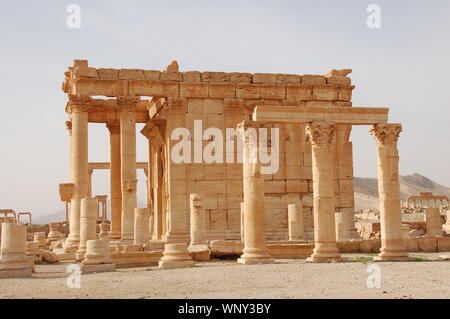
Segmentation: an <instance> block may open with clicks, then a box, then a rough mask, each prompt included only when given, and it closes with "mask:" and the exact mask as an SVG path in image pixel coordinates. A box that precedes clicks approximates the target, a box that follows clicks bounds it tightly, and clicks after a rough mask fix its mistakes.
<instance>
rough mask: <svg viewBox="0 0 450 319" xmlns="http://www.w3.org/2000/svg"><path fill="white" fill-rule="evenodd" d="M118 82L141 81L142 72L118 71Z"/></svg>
mask: <svg viewBox="0 0 450 319" xmlns="http://www.w3.org/2000/svg"><path fill="white" fill-rule="evenodd" d="M119 79H120V80H143V79H145V77H144V71H143V70H138V69H120V71H119Z"/></svg>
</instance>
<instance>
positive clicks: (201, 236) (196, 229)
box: [190, 194, 206, 246]
mask: <svg viewBox="0 0 450 319" xmlns="http://www.w3.org/2000/svg"><path fill="white" fill-rule="evenodd" d="M202 200H203V196H202V195H201V194H191V195H190V214H191V223H190V224H191V225H190V226H191V244H190V245H191V246H194V245H206V220H205V210H204V209H203V201H202Z"/></svg>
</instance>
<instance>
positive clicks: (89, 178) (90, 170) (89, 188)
mask: <svg viewBox="0 0 450 319" xmlns="http://www.w3.org/2000/svg"><path fill="white" fill-rule="evenodd" d="M88 165H89V164H88ZM92 173H94V170H93V169H91V168H90V169H88V180H89V186H88V197H92Z"/></svg>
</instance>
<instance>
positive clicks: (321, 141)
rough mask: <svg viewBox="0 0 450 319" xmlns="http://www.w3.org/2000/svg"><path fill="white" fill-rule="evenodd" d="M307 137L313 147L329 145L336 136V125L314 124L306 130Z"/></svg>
mask: <svg viewBox="0 0 450 319" xmlns="http://www.w3.org/2000/svg"><path fill="white" fill-rule="evenodd" d="M305 131H306V137H307V138H308V140H309V142H311V144H312V145H329V144H331V143H332V142H333V139H334V137H335V134H336V125H335V124H333V123H327V122H312V123H310V124H308V125H307V126H306V128H305Z"/></svg>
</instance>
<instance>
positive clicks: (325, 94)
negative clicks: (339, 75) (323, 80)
mask: <svg viewBox="0 0 450 319" xmlns="http://www.w3.org/2000/svg"><path fill="white" fill-rule="evenodd" d="M337 98H338V87H337V86H333V85H315V86H313V99H314V100H326V101H332V100H337Z"/></svg>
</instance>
